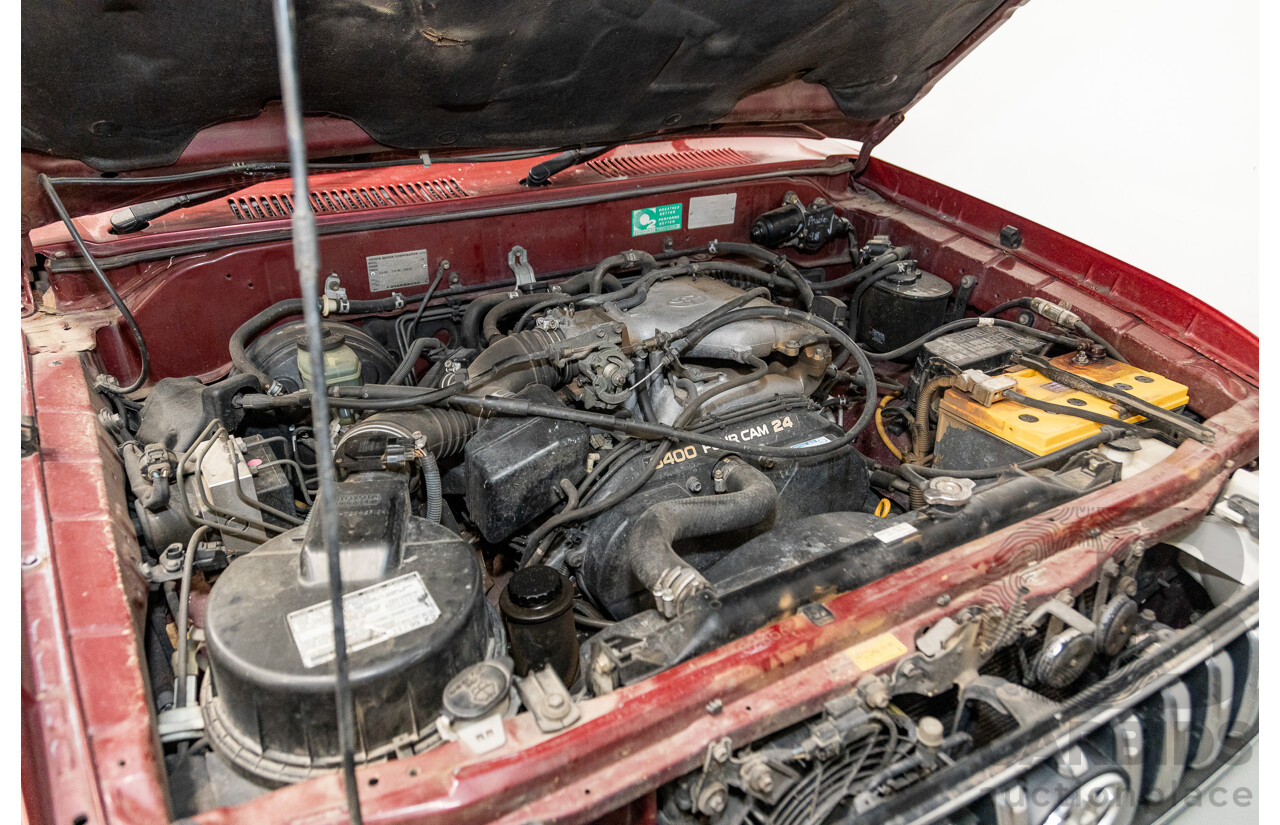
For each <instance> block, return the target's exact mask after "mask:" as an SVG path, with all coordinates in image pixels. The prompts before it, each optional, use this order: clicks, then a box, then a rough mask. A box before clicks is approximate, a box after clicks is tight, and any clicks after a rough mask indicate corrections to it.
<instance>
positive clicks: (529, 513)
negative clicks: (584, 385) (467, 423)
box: [464, 385, 590, 542]
mask: <svg viewBox="0 0 1280 825" xmlns="http://www.w3.org/2000/svg"><path fill="white" fill-rule="evenodd" d="M518 397H519V398H524V399H527V400H529V401H532V402H535V403H539V404H560V403H561V402H560V400H559V398H558V397H557V396H556V394H555V392H554V391H553V390H551V389H550V388H548V387H544V386H541V385H534V386H531V387H529V388H527V389H525V390H523V391H522V392H520V393H519V394H518ZM589 440H590V433H589V432H588V431H587V427H586V425H584V424H577V423H574V422H572V421H559V420H556V419H552V418H494V419H492V420H490V421H489V422H487V423H486V424H485V425H484V426H482V427H481V428H480V429H479V431H478V432H476V434H475V435H474V436H472V438H471V440H470V441H469V442H467V448H466V458H465V461H464V467H465V474H466V480H467V494H466V500H467V511H468V512H469V513H470V515H471V520H472V521H473V522H475V525H476V527H477V528H479V530H480V535H482V536H484V538H485V540H486V541H491V542H501V541H505V540H506V539H508V538H510V537H511V536H513V535H514V534H515V533H516V531H517V530H519V529H520V528H521V527H524V526H525V525H526V524H528V523H529V522H531V521H533V519H535V518H537V517H538V516H540V515H542V514H543V513H545V512H546V511H547V510H548V509H550V508H551V506H552V505H554V504H555V503H556V502H558V501H560V500H562V499H563V497H564V494H563V493H562V492H561V490H560V479H562V478H567V479H569V481H571V482H572V483H574V484H577V483H578V482H579V481H581V480H582V479H583V477H584V476H586V474H587V453H588V451H589V450H590V443H589Z"/></svg>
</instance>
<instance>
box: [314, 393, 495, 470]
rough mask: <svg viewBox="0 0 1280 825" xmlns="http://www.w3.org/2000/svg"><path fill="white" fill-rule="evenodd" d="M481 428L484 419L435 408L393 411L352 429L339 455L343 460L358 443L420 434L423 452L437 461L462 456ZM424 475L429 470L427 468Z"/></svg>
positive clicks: (338, 447)
mask: <svg viewBox="0 0 1280 825" xmlns="http://www.w3.org/2000/svg"><path fill="white" fill-rule="evenodd" d="M479 425H480V419H478V418H476V417H475V416H473V415H468V414H467V413H465V412H461V411H459V410H444V409H439V408H432V409H426V410H391V411H387V412H380V413H377V414H376V415H371V416H369V417H368V418H366V419H364V420H363V421H361V422H360V423H359V424H356V425H355V426H353V427H351V428H350V429H348V430H347V431H346V432H345V433H344V434H343V436H342V440H341V441H340V442H338V446H337V448H336V451H335V455H338V456H339V457H341V456H342V455H343V453H344V445H346V444H348V443H357V442H356V441H355V440H356V439H360V440H363V439H368V438H382V437H388V438H389V437H401V436H403V435H405V434H408V435H411V436H412V435H413V434H415V433H416V434H418V435H420V436H421V437H422V449H423V450H424V451H425V452H428V453H431V455H433V456H435V457H436V458H447V457H449V456H451V455H457V454H458V453H461V452H462V450H463V448H464V447H466V446H467V440H468V439H469V438H471V436H472V434H473V433H475V431H476V427H478V426H479ZM423 470H424V472H425V471H426V470H427V468H426V467H425V466H424V468H423Z"/></svg>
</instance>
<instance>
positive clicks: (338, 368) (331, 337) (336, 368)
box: [298, 329, 363, 390]
mask: <svg viewBox="0 0 1280 825" xmlns="http://www.w3.org/2000/svg"><path fill="white" fill-rule="evenodd" d="M321 346H323V347H324V384H325V386H326V387H347V386H359V385H360V384H361V383H363V381H362V380H361V374H360V357H359V356H357V355H356V353H355V350H353V349H351V347H349V346H347V341H346V338H345V337H344V336H343V334H342V332H341V331H339V330H336V329H326V330H325V331H324V339H323V341H322V343H321ZM298 374H299V375H301V376H302V386H303V387H304V388H306V389H308V390H309V389H311V381H312V375H311V351H310V349H309V348H308V346H307V340H306V339H305V338H304V339H302V341H300V342H299V343H298Z"/></svg>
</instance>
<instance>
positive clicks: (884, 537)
mask: <svg viewBox="0 0 1280 825" xmlns="http://www.w3.org/2000/svg"><path fill="white" fill-rule="evenodd" d="M915 532H916V528H915V527H912V526H911V525H910V524H907V523H906V522H905V521H900V522H898V523H897V524H895V525H893V526H892V527H886V528H884V529H883V530H880V531H879V532H877V533H875V534H874V535H875V537H876V538H878V539H880V541H881V543H883V544H893V543H894V542H895V541H901V540H902V539H905V538H906V537H907V536H910V535H914V534H915Z"/></svg>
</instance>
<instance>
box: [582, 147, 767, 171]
mask: <svg viewBox="0 0 1280 825" xmlns="http://www.w3.org/2000/svg"><path fill="white" fill-rule="evenodd" d="M750 162H751V158H749V157H747V156H746V155H744V154H742V153H741V152H738V151H736V150H733V149H689V150H686V151H683V152H661V153H658V154H654V155H629V156H628V155H624V156H621V157H615V156H609V157H603V158H596V159H595V160H592V161H588V162H587V166H588V167H590V168H591V170H592V171H594V172H595V173H596V174H598V175H601V176H603V177H606V178H633V177H639V176H641V175H658V174H662V173H664V172H688V171H692V170H695V169H723V168H725V167H727V166H741V165H742V164H745V163H750Z"/></svg>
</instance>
